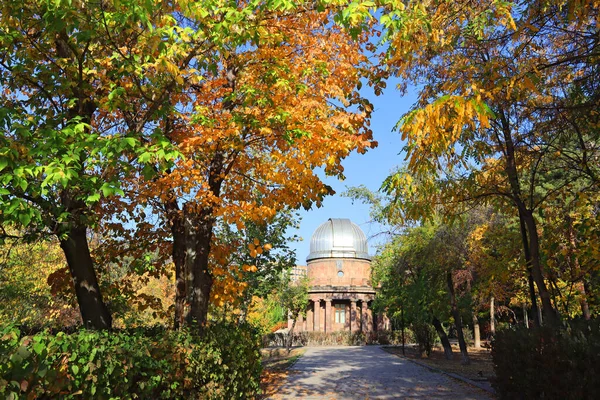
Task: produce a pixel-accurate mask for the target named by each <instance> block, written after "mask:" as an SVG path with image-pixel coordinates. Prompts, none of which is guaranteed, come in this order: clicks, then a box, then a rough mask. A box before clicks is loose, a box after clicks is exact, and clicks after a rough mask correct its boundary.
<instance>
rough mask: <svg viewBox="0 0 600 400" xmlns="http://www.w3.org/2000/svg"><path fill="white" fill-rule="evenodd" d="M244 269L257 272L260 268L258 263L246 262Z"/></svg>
mask: <svg viewBox="0 0 600 400" xmlns="http://www.w3.org/2000/svg"><path fill="white" fill-rule="evenodd" d="M242 269H243V270H244V272H256V271H258V268H257V267H256V265H247V264H245V265H244V266H243V267H242Z"/></svg>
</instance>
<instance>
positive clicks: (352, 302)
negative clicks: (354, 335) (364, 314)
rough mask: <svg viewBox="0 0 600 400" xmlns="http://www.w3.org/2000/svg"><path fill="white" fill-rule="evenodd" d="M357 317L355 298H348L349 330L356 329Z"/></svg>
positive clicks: (353, 330) (357, 325) (357, 326)
mask: <svg viewBox="0 0 600 400" xmlns="http://www.w3.org/2000/svg"><path fill="white" fill-rule="evenodd" d="M357 317H358V315H357V314H356V300H350V332H356V331H358V328H359V324H358V323H357V322H359V319H358V318H357Z"/></svg>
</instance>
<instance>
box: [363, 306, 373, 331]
mask: <svg viewBox="0 0 600 400" xmlns="http://www.w3.org/2000/svg"><path fill="white" fill-rule="evenodd" d="M361 309H362V325H361V328H362V331H363V332H371V330H372V329H373V327H372V325H373V320H372V319H371V310H370V309H369V304H368V303H367V301H366V300H363V301H362V307H361Z"/></svg>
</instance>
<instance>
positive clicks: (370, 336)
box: [263, 329, 414, 347]
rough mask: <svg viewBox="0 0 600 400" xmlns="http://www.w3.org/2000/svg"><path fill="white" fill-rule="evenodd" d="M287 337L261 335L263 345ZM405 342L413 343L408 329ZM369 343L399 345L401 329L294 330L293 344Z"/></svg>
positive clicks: (281, 342)
mask: <svg viewBox="0 0 600 400" xmlns="http://www.w3.org/2000/svg"><path fill="white" fill-rule="evenodd" d="M286 339H287V334H285V333H270V334H267V335H264V336H263V347H276V346H284V345H285V343H286V342H285V341H286ZM404 339H405V341H406V343H414V335H413V333H412V331H411V330H410V329H406V331H405V333H404ZM369 344H382V345H394V346H397V345H401V344H402V332H401V331H377V332H368V333H364V332H349V331H339V332H331V333H326V332H295V333H294V339H293V343H292V345H293V346H362V345H369Z"/></svg>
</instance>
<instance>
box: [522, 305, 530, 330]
mask: <svg viewBox="0 0 600 400" xmlns="http://www.w3.org/2000/svg"><path fill="white" fill-rule="evenodd" d="M523 324H525V328H527V329H529V317H528V316H527V306H526V305H525V303H523Z"/></svg>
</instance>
